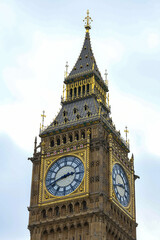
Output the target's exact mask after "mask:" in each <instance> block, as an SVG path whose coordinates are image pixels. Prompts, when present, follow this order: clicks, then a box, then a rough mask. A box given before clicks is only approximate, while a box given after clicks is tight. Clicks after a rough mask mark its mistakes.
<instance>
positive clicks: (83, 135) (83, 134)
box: [81, 131, 85, 139]
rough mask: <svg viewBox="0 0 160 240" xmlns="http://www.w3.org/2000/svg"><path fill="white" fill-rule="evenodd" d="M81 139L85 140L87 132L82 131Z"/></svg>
mask: <svg viewBox="0 0 160 240" xmlns="http://www.w3.org/2000/svg"><path fill="white" fill-rule="evenodd" d="M81 137H82V138H83V139H84V138H85V131H82V133H81Z"/></svg>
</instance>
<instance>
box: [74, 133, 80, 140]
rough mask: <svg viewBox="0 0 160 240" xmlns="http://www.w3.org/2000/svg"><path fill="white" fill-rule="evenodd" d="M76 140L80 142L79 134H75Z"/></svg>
mask: <svg viewBox="0 0 160 240" xmlns="http://www.w3.org/2000/svg"><path fill="white" fill-rule="evenodd" d="M75 139H76V140H77V141H78V140H79V134H78V133H76V134H75Z"/></svg>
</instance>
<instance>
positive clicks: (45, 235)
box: [42, 230, 48, 240]
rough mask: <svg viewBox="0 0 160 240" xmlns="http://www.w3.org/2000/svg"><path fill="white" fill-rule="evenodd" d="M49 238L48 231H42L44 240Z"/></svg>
mask: <svg viewBox="0 0 160 240" xmlns="http://www.w3.org/2000/svg"><path fill="white" fill-rule="evenodd" d="M47 239H48V232H47V231H46V230H45V231H44V232H43V233H42V240H47Z"/></svg>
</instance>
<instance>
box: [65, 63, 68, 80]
mask: <svg viewBox="0 0 160 240" xmlns="http://www.w3.org/2000/svg"><path fill="white" fill-rule="evenodd" d="M68 67H69V65H68V62H66V65H65V68H66V71H65V77H67V76H68Z"/></svg>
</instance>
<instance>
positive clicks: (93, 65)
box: [92, 62, 94, 70]
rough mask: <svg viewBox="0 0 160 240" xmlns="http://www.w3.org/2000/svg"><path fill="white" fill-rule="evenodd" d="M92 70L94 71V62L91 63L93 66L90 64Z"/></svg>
mask: <svg viewBox="0 0 160 240" xmlns="http://www.w3.org/2000/svg"><path fill="white" fill-rule="evenodd" d="M92 70H94V62H93V64H92Z"/></svg>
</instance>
